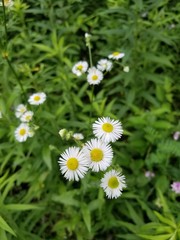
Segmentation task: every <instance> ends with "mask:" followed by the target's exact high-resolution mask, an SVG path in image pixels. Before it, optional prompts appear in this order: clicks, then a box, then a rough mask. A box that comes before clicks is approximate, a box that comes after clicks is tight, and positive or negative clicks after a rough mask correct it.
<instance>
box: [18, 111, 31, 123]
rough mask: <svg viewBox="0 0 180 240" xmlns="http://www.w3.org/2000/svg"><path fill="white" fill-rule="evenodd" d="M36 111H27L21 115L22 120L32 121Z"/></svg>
mask: <svg viewBox="0 0 180 240" xmlns="http://www.w3.org/2000/svg"><path fill="white" fill-rule="evenodd" d="M33 115H34V113H33V112H32V111H27V112H25V113H24V114H23V115H22V116H21V117H20V120H21V122H30V121H31V120H32V117H33Z"/></svg>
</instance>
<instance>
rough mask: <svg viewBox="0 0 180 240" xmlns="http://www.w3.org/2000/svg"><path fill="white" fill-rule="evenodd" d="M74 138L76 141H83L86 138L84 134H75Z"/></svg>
mask: <svg viewBox="0 0 180 240" xmlns="http://www.w3.org/2000/svg"><path fill="white" fill-rule="evenodd" d="M73 138H74V139H76V140H82V139H84V136H83V134H82V133H74V134H73Z"/></svg>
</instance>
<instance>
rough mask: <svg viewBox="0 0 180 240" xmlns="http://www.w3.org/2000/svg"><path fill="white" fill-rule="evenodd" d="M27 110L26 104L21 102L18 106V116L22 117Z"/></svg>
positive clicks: (16, 113)
mask: <svg viewBox="0 0 180 240" xmlns="http://www.w3.org/2000/svg"><path fill="white" fill-rule="evenodd" d="M26 111H27V108H26V106H25V105H24V104H19V105H18V106H17V107H16V111H15V115H16V117H17V118H20V117H21V116H22V115H23V114H24V113H25V112H26Z"/></svg>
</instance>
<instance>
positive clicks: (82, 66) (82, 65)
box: [72, 61, 88, 77]
mask: <svg viewBox="0 0 180 240" xmlns="http://www.w3.org/2000/svg"><path fill="white" fill-rule="evenodd" d="M87 69H88V63H87V62H86V61H80V62H78V63H76V64H75V65H74V66H73V68H72V72H73V73H74V74H75V75H77V76H78V77H79V76H81V75H82V74H83V73H85V72H86V71H87Z"/></svg>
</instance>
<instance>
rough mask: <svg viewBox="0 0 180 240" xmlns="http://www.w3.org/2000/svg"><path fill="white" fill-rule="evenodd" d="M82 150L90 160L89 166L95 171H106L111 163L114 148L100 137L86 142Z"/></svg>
mask: <svg viewBox="0 0 180 240" xmlns="http://www.w3.org/2000/svg"><path fill="white" fill-rule="evenodd" d="M82 151H83V152H84V155H85V157H86V158H87V159H88V161H89V162H90V165H89V168H91V169H92V171H93V172H99V171H104V170H106V169H107V168H108V167H109V166H110V165H111V162H112V158H113V150H112V148H111V146H110V145H109V144H107V143H104V142H102V141H101V140H100V139H91V140H90V141H88V142H87V143H86V144H85V146H84V147H83V149H82Z"/></svg>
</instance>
